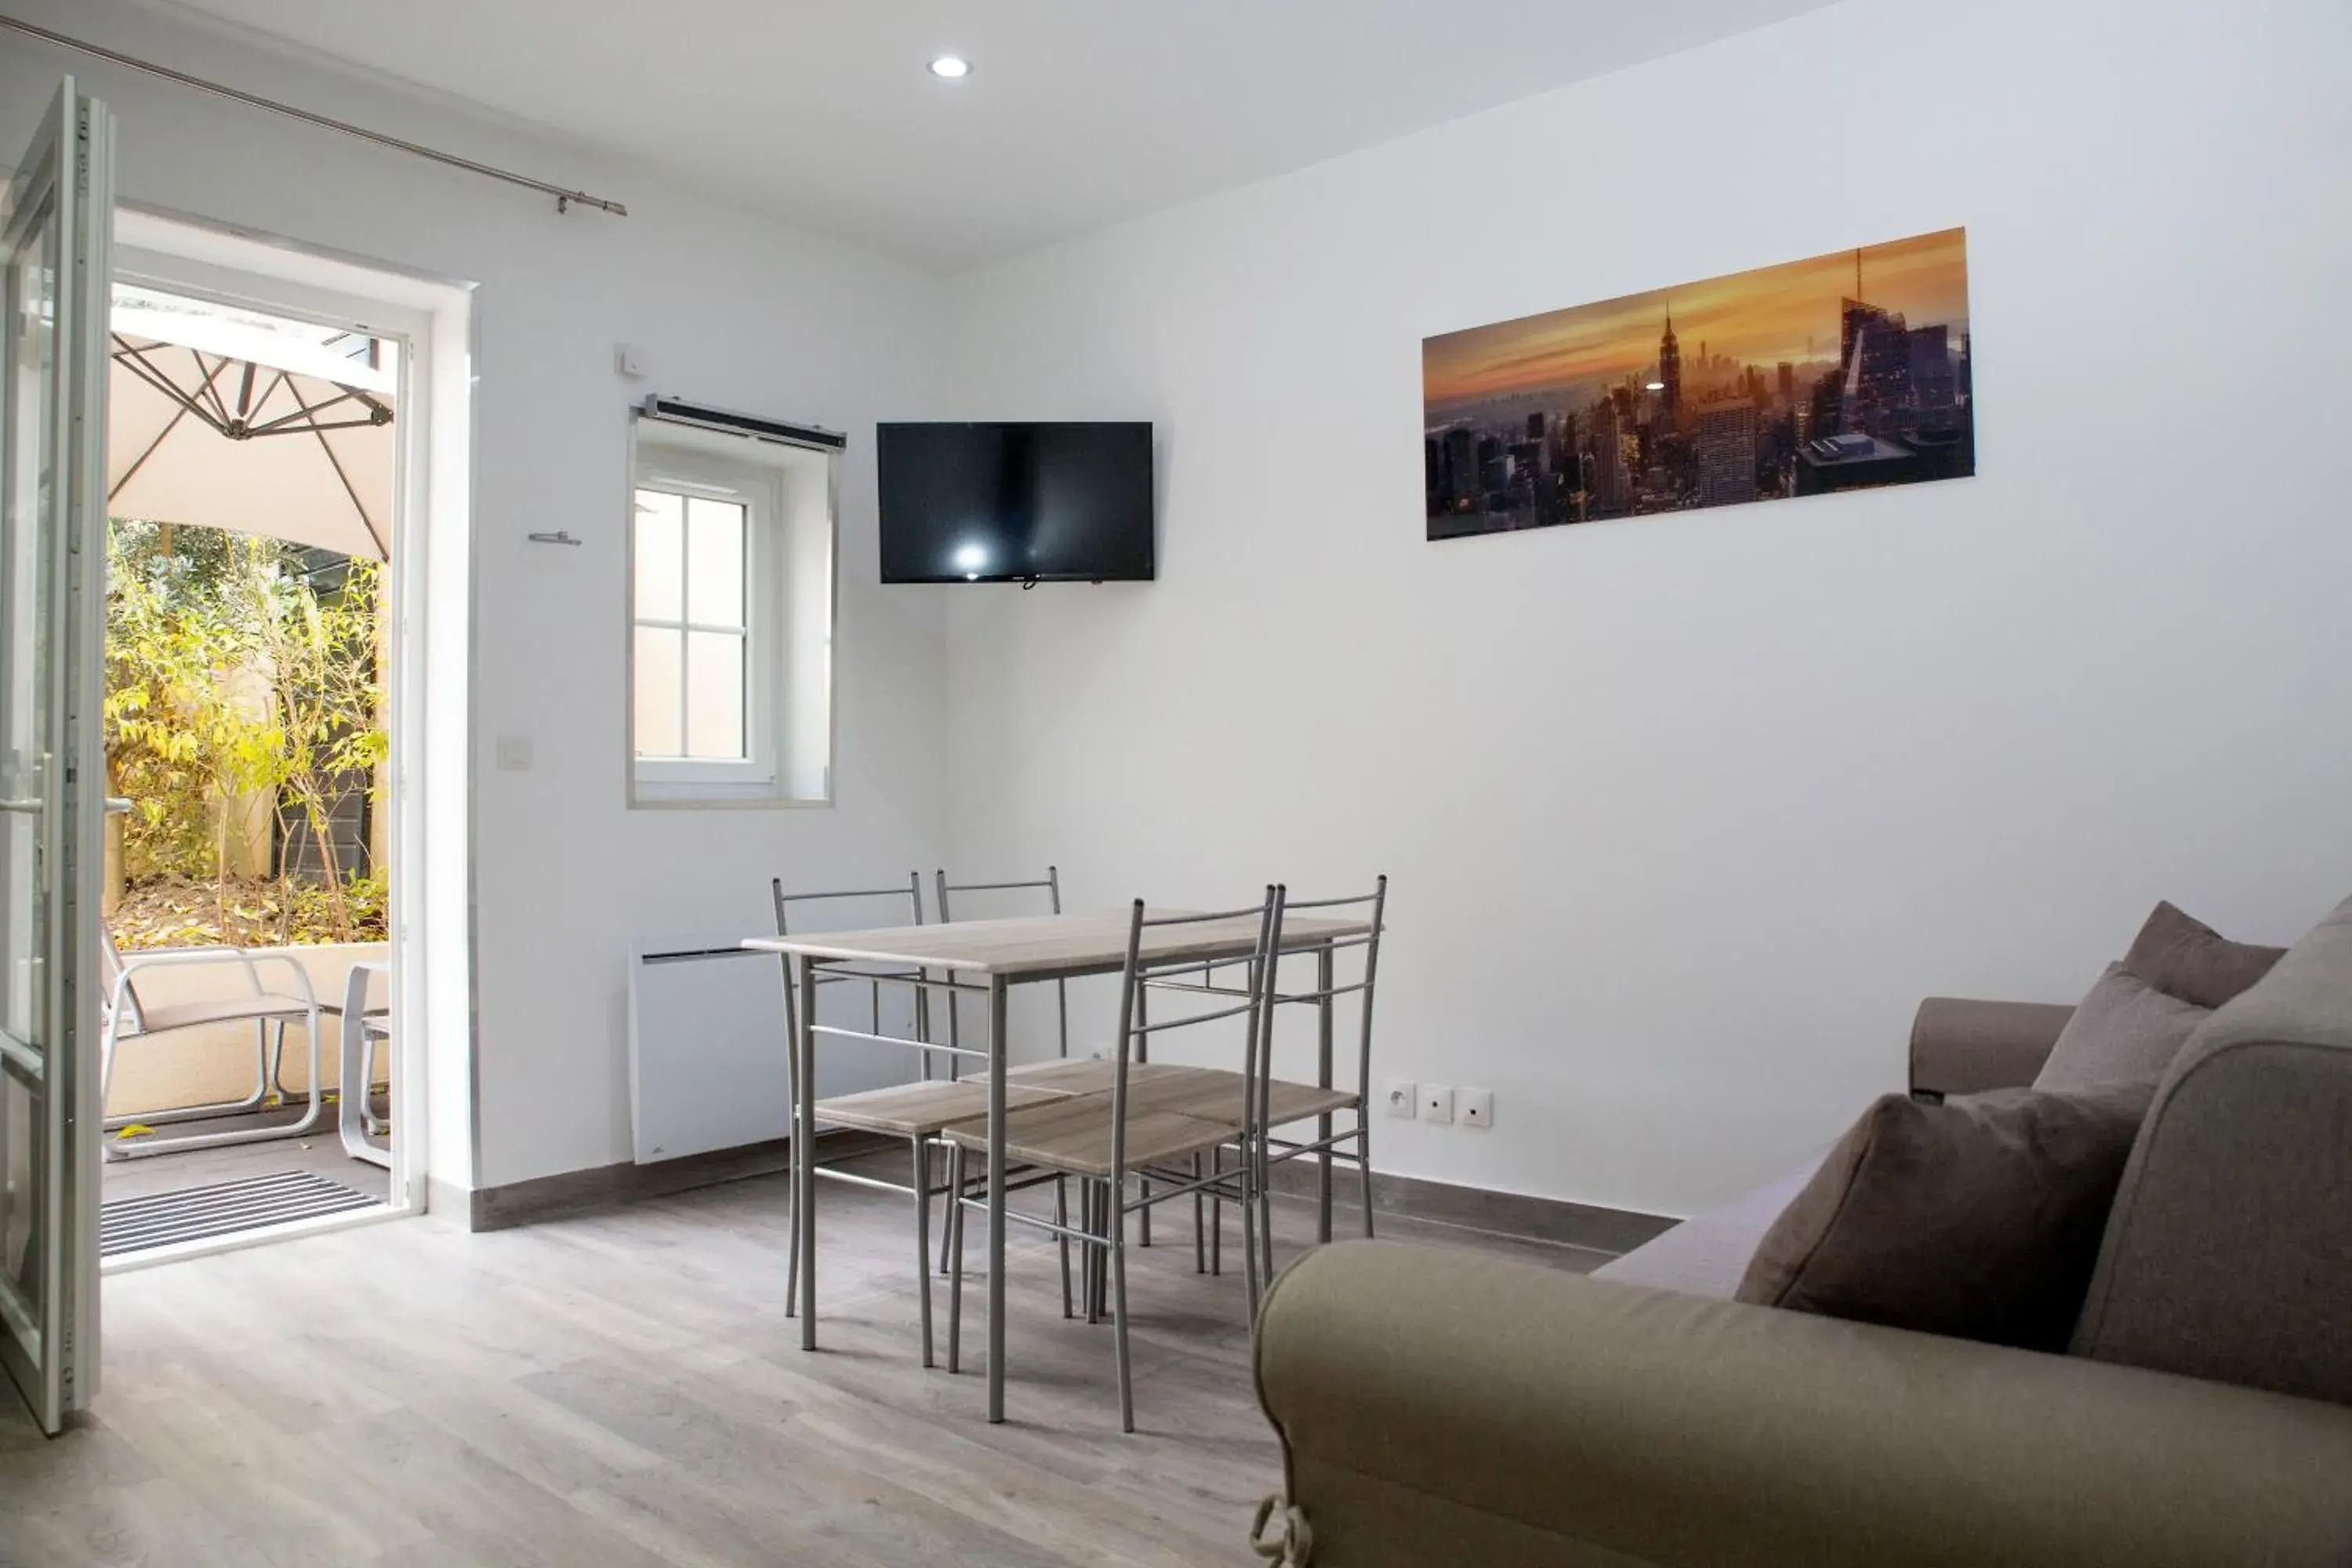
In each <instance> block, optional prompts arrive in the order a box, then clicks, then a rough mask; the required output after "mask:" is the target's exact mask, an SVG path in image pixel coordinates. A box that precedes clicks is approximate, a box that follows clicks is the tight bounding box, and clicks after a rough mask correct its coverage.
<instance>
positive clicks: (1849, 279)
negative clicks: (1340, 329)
mask: <svg viewBox="0 0 2352 1568" xmlns="http://www.w3.org/2000/svg"><path fill="white" fill-rule="evenodd" d="M1853 292H1854V252H1853V251H1851V250H1837V251H1832V252H1830V253H1829V254H1827V255H1824V256H1814V257H1809V258H1806V259H1805V260H1802V261H1790V262H1785V263H1783V264H1781V265H1780V266H1777V267H1759V268H1755V269H1753V270H1751V271H1748V272H1734V273H1730V274H1728V275H1727V276H1725V277H1721V278H1709V279H1704V280H1702V281H1700V282H1696V283H1684V284H1679V285H1676V286H1675V287H1674V288H1670V289H1650V290H1648V291H1647V292H1645V293H1641V294H1627V295H1625V296H1623V297H1622V298H1620V299H1615V300H1601V301H1599V302H1597V303H1594V304H1591V305H1578V306H1575V307H1573V308H1571V309H1569V310H1553V311H1550V312H1549V313H1547V314H1545V315H1540V316H1526V317H1522V318H1520V319H1519V320H1517V321H1499V322H1496V324H1495V325H1493V326H1488V327H1474V328H1472V329H1470V330H1469V331H1460V332H1449V333H1447V334H1446V335H1444V337H1435V338H1429V339H1426V340H1424V341H1423V344H1422V391H1423V401H1424V402H1425V403H1427V404H1428V405H1430V406H1431V407H1432V408H1434V407H1436V406H1438V405H1460V404H1465V403H1471V402H1476V401H1480V400H1483V399H1486V398H1493V397H1510V396H1515V395H1525V394H1529V393H1542V392H1547V391H1558V392H1560V393H1563V394H1567V395H1580V394H1581V393H1584V392H1597V391H1598V390H1599V389H1600V388H1601V386H1604V385H1607V384H1612V383H1615V382H1618V381H1622V379H1624V378H1625V377H1626V376H1629V375H1638V374H1645V373H1646V372H1648V371H1649V370H1650V369H1651V368H1652V367H1654V365H1655V364H1656V363H1657V359H1658V337H1659V333H1660V331H1662V329H1663V328H1664V323H1665V317H1666V313H1667V311H1668V310H1670V309H1671V310H1672V311H1673V312H1674V321H1675V337H1676V339H1677V340H1678V341H1679V342H1680V343H1681V346H1682V353H1683V358H1684V361H1685V363H1691V362H1692V361H1693V360H1694V359H1695V357H1696V354H1697V352H1698V345H1699V344H1700V343H1701V342H1705V343H1706V352H1707V353H1709V354H1711V355H1728V356H1729V357H1730V358H1732V359H1733V360H1735V361H1738V362H1739V363H1748V364H1756V365H1760V366H1762V367H1763V368H1765V369H1766V370H1768V371H1769V370H1770V369H1771V368H1772V367H1773V366H1774V365H1775V364H1776V363H1779V362H1780V361H1782V360H1788V361H1790V362H1792V363H1804V362H1805V361H1806V360H1807V359H1808V358H1816V359H1835V358H1836V356H1837V352H1838V321H1839V314H1838V307H1839V301H1840V300H1843V299H1845V298H1848V297H1850V296H1852V295H1853ZM1861 297H1862V298H1863V299H1864V300H1867V301H1869V302H1870V303H1871V304H1874V305H1879V306H1883V307H1885V309H1887V310H1894V311H1896V312H1899V313H1901V314H1902V315H1905V316H1906V317H1908V318H1909V320H1910V324H1911V325H1913V326H1915V327H1919V326H1928V325H1932V324H1934V323H1936V322H1939V321H1940V322H1944V323H1947V324H1948V325H1949V326H1950V328H1951V330H1952V339H1953V341H1954V342H1955V343H1957V342H1958V339H1959V335H1960V333H1961V332H1962V331H1965V330H1967V327H1968V318H1969V279H1968V257H1967V249H1966V245H1965V231H1963V230H1961V229H1957V228H1949V229H1944V230H1942V231H1940V232H1938V233H1935V234H1922V235H1915V236H1913V237H1910V238H1908V239H1898V240H1893V241H1890V242H1888V243H1886V244H1883V245H1866V246H1864V247H1862V296H1861ZM1809 339H1810V340H1811V348H1812V353H1811V355H1808V353H1807V352H1806V349H1807V342H1808V340H1809Z"/></svg>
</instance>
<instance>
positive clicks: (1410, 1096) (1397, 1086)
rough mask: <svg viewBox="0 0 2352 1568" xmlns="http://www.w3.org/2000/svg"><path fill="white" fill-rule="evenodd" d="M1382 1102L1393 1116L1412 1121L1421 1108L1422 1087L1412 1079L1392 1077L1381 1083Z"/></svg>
mask: <svg viewBox="0 0 2352 1568" xmlns="http://www.w3.org/2000/svg"><path fill="white" fill-rule="evenodd" d="M1381 1105H1382V1106H1384V1107H1386V1108H1387V1110H1388V1113H1389V1114H1390V1115H1391V1116H1399V1117H1402V1118H1403V1119H1404V1120H1405V1121H1412V1119H1413V1117H1414V1116H1415V1115H1416V1114H1417V1113H1418V1112H1419V1111H1420V1110H1421V1089H1420V1086H1419V1085H1417V1084H1415V1083H1414V1082H1413V1081H1412V1079H1404V1078H1391V1079H1383V1080H1382V1081H1381Z"/></svg>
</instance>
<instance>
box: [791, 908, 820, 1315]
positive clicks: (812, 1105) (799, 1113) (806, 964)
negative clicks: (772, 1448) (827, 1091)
mask: <svg viewBox="0 0 2352 1568" xmlns="http://www.w3.org/2000/svg"><path fill="white" fill-rule="evenodd" d="M794 962H795V963H797V964H799V966H800V985H799V994H800V1001H801V1005H800V1009H799V1012H800V1016H799V1018H798V1019H797V1020H796V1021H797V1022H798V1024H799V1025H800V1030H799V1033H800V1038H799V1039H798V1040H797V1041H795V1042H794V1049H795V1051H796V1052H797V1053H798V1058H799V1059H798V1061H797V1063H796V1064H795V1066H794V1068H793V1224H794V1225H795V1226H799V1227H800V1258H801V1279H800V1286H801V1349H803V1350H804V1351H813V1350H814V1349H816V1093H815V1089H816V960H815V959H814V958H812V957H810V956H809V955H808V954H806V953H802V954H800V955H798V956H797V957H796V958H795V959H794Z"/></svg>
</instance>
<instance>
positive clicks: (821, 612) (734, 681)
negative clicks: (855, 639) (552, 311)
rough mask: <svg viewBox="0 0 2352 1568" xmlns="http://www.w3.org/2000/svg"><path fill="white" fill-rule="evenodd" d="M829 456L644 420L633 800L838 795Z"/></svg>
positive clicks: (633, 536) (634, 629) (635, 577)
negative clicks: (833, 789)
mask: <svg viewBox="0 0 2352 1568" xmlns="http://www.w3.org/2000/svg"><path fill="white" fill-rule="evenodd" d="M832 481H833V474H832V458H831V454H829V453H824V452H818V451H814V450H810V449H804V448H801V447H785V446H782V445H781V444H778V443H773V442H764V441H757V440H751V439H748V438H744V437H731V436H724V435H717V434H713V433H710V432H707V431H702V430H698V429H694V428H692V427H688V426H673V425H667V424H664V423H662V422H658V421H655V420H650V419H644V420H640V422H639V424H638V429H637V444H636V465H635V475H634V478H633V483H632V489H631V497H630V500H631V506H630V514H631V526H630V549H629V563H630V589H629V600H630V603H629V631H630V686H631V692H630V726H629V727H630V753H631V784H632V799H633V801H634V802H635V804H638V805H675V804H685V803H719V804H748V805H756V804H762V803H765V804H776V803H795V802H799V803H806V802H823V801H824V800H826V799H828V798H829V797H830V795H831V788H830V784H831V781H830V773H831V762H832V759H831V755H830V752H831V738H832V736H831V731H832V668H831V667H832V650H831V645H832V637H833V627H832V616H833V493H832V492H833V482H832Z"/></svg>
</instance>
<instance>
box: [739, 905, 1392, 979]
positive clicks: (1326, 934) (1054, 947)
mask: <svg viewBox="0 0 2352 1568" xmlns="http://www.w3.org/2000/svg"><path fill="white" fill-rule="evenodd" d="M1185 912H1186V911H1184V910H1147V911H1146V916H1145V918H1147V919H1154V918H1161V917H1165V916H1168V915H1176V914H1182V913H1185ZM1133 918H1134V913H1133V911H1132V910H1108V911H1105V912H1103V913H1099V914H1071V915H1028V916H1023V917H1020V918H1018V919H1013V920H997V921H948V922H946V923H945V924H942V925H927V926H894V927H888V928H885V929H882V930H877V931H815V932H812V933H810V934H808V935H805V936H755V937H748V938H746V939H745V940H744V942H743V945H744V946H745V947H747V948H750V949H751V950H752V951H754V952H791V953H805V954H807V955H809V956H810V957H813V958H824V959H835V960H841V961H845V962H850V963H892V964H899V965H906V966H914V965H920V966H922V967H924V968H929V969H940V970H950V971H953V972H954V973H959V974H980V975H1002V976H1004V977H1005V978H1008V979H1027V980H1036V979H1053V978H1056V977H1060V976H1069V975H1079V974H1098V973H1104V972H1106V971H1113V970H1118V969H1120V968H1122V967H1124V966H1125V964H1126V963H1127V937H1128V927H1129V921H1132V920H1133ZM1258 923H1259V922H1258V917H1257V916H1256V915H1255V914H1246V915H1234V916H1232V917H1230V918H1228V919H1225V920H1216V921H1201V922H1199V923H1197V924H1193V925H1177V926H1150V925H1147V926H1145V927H1144V928H1143V956H1144V958H1145V960H1146V961H1148V962H1150V963H1182V962H1187V961H1199V960H1202V959H1219V958H1245V957H1247V956H1248V955H1249V954H1250V952H1252V951H1253V950H1254V949H1255V948H1256V946H1257V938H1258ZM1371 929H1372V928H1371V922H1370V921H1362V920H1333V919H1329V918H1326V917H1319V916H1316V917H1310V916H1300V917H1298V918H1297V919H1286V920H1285V921H1283V922H1282V949H1283V951H1284V952H1299V951H1302V950H1305V949H1307V948H1313V947H1319V946H1321V945H1322V944H1323V943H1325V942H1345V941H1347V940H1348V939H1349V938H1351V937H1359V936H1364V935H1367V934H1369V933H1370V931H1371Z"/></svg>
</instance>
